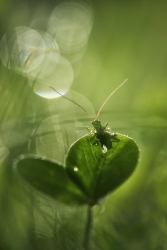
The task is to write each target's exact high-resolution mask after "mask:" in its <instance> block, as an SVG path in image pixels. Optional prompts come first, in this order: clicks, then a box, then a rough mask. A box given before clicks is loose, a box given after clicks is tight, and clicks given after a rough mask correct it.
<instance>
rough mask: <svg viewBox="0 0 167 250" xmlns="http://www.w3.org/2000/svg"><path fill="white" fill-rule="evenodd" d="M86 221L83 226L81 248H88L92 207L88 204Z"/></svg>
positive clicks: (87, 249)
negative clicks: (83, 232) (83, 233)
mask: <svg viewBox="0 0 167 250" xmlns="http://www.w3.org/2000/svg"><path fill="white" fill-rule="evenodd" d="M87 209H88V210H87V222H86V227H85V235H84V241H83V250H89V239H90V231H91V227H92V222H93V219H92V207H91V206H90V205H88V208H87Z"/></svg>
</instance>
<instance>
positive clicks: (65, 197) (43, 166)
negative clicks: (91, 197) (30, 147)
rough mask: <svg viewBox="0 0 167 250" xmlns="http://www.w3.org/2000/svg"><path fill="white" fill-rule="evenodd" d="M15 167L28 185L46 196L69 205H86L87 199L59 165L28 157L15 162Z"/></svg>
mask: <svg viewBox="0 0 167 250" xmlns="http://www.w3.org/2000/svg"><path fill="white" fill-rule="evenodd" d="M15 165H16V169H17V171H18V172H19V174H20V175H21V177H23V179H24V180H26V181H27V183H28V184H29V185H31V186H33V187H35V188H36V189H37V190H39V191H41V192H43V193H45V194H46V195H49V196H51V197H52V198H54V199H56V200H58V201H60V202H63V203H66V204H70V205H73V204H79V205H82V204H85V203H88V198H87V197H86V196H85V195H84V194H83V192H82V191H81V190H80V189H78V187H77V186H76V185H75V183H74V182H73V181H72V180H71V179H70V178H69V177H68V175H67V173H66V171H65V169H64V167H63V166H62V165H61V164H60V163H57V162H51V161H49V160H45V159H40V158H36V157H34V156H32V155H30V156H25V158H24V159H21V160H19V161H17V162H16V163H15Z"/></svg>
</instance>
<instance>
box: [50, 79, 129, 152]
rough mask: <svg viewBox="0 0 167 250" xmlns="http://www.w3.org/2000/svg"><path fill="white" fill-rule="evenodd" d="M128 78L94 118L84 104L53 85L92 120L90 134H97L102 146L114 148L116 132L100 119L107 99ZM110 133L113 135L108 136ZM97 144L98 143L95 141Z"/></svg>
mask: <svg viewBox="0 0 167 250" xmlns="http://www.w3.org/2000/svg"><path fill="white" fill-rule="evenodd" d="M127 80H128V79H126V80H125V81H124V82H123V83H121V84H120V85H119V86H118V87H117V88H116V89H115V90H114V91H113V92H112V93H111V94H110V95H109V96H108V97H107V98H106V100H105V101H104V103H103V104H102V106H101V108H100V109H99V111H98V113H97V116H96V118H95V119H94V118H93V117H92V116H91V115H90V114H89V112H88V111H87V110H86V109H84V108H83V107H82V106H80V105H79V104H78V103H76V102H75V101H73V100H72V99H70V98H68V97H66V96H64V95H62V94H61V93H60V92H58V91H57V90H56V89H54V88H53V87H51V86H50V87H51V88H52V89H53V90H54V91H56V92H57V93H58V94H59V95H61V96H62V97H63V98H65V99H67V100H68V101H70V102H73V103H74V104H76V105H77V106H78V107H80V108H81V109H82V110H83V111H84V112H85V113H86V114H87V115H88V116H89V117H90V119H91V120H92V125H93V128H89V127H86V128H87V130H88V131H89V132H90V134H95V136H96V138H97V139H98V141H99V142H100V144H101V146H102V147H103V148H104V147H106V148H107V149H111V148H112V142H113V141H117V140H116V139H115V138H114V137H115V133H113V132H112V133H111V132H110V128H108V123H106V124H105V125H102V124H101V121H100V120H99V119H98V118H99V115H100V113H101V111H102V109H103V107H104V105H105V104H106V103H107V101H108V100H109V98H110V97H111V96H112V95H113V94H114V93H115V92H116V91H117V90H118V89H119V88H120V87H122V85H123V84H125V83H126V81H127ZM108 134H110V135H111V137H109V136H108ZM95 144H96V143H95Z"/></svg>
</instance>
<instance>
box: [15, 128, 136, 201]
mask: <svg viewBox="0 0 167 250" xmlns="http://www.w3.org/2000/svg"><path fill="white" fill-rule="evenodd" d="M103 135H104V137H103V138H101V137H99V136H98V137H97V136H96V135H95V134H89V135H86V136H84V137H82V138H81V139H79V140H78V141H76V142H75V143H74V144H73V145H72V146H71V147H70V149H69V151H68V155H67V158H66V162H65V168H64V167H63V166H62V165H61V164H60V163H57V162H52V161H50V160H46V159H42V158H37V157H34V156H32V155H30V156H26V157H24V158H22V159H21V160H18V161H17V162H16V163H15V166H16V169H17V170H18V172H19V174H20V175H21V176H22V177H23V178H24V179H25V180H26V181H27V182H28V183H29V184H30V185H31V186H33V187H35V188H36V189H38V190H39V191H42V192H43V193H45V194H47V195H49V196H51V197H52V198H55V199H56V200H58V201H60V202H63V203H66V204H70V205H72V204H79V205H82V204H89V205H94V204H96V203H97V202H98V199H99V198H101V197H103V196H105V195H106V194H107V193H108V192H111V191H113V190H114V189H116V188H117V187H118V186H120V185H121V184H122V183H123V182H124V181H125V180H126V179H127V178H128V177H129V176H130V175H131V174H132V172H133V171H134V169H135V167H136V164H137V161H138V157H139V149H138V146H137V145H136V143H135V142H134V141H133V140H132V139H131V138H129V137H127V136H125V135H121V134H115V135H112V134H110V133H107V132H105V134H103ZM99 138H100V139H101V141H100V140H99ZM102 141H103V142H106V143H105V145H111V147H109V149H107V148H106V147H104V149H103V147H102V145H103V144H102ZM109 141H110V142H111V143H107V142H109Z"/></svg>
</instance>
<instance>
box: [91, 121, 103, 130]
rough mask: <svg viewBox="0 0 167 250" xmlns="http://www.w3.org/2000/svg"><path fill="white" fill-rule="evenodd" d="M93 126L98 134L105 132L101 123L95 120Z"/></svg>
mask: <svg viewBox="0 0 167 250" xmlns="http://www.w3.org/2000/svg"><path fill="white" fill-rule="evenodd" d="M92 125H93V127H94V129H95V130H96V133H101V132H102V131H103V128H102V124H101V121H99V120H97V119H95V120H93V122H92Z"/></svg>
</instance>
